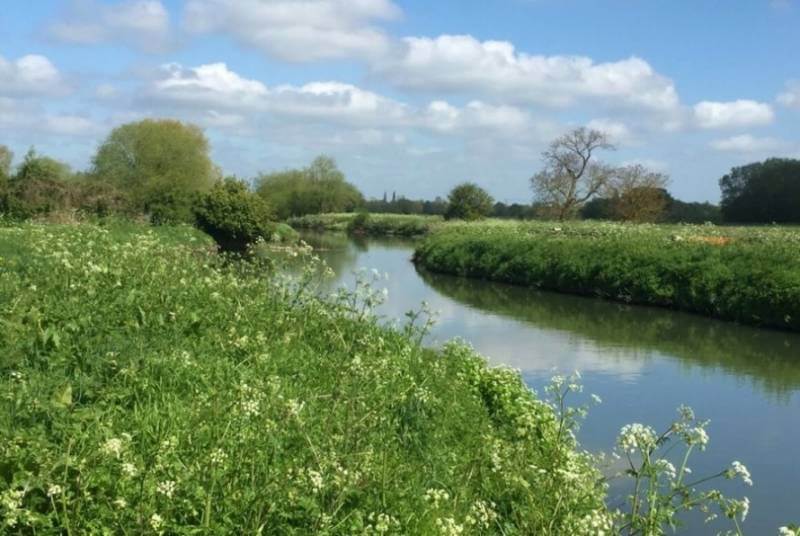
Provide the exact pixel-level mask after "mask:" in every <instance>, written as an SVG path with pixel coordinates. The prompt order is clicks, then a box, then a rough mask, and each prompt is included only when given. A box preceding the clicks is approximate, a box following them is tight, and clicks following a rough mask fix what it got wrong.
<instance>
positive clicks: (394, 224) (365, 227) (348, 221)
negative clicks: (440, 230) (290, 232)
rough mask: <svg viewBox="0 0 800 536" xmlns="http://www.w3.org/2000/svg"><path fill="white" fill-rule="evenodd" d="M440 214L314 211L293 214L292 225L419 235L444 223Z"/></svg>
mask: <svg viewBox="0 0 800 536" xmlns="http://www.w3.org/2000/svg"><path fill="white" fill-rule="evenodd" d="M443 221H444V220H443V219H442V217H441V216H423V215H419V214H368V213H350V214H313V215H308V216H303V217H300V218H292V219H290V220H289V221H288V223H289V225H291V226H292V227H294V228H296V229H311V230H315V231H347V232H349V233H351V234H360V235H368V236H402V237H418V236H423V235H426V234H428V233H429V232H431V231H432V230H433V229H435V228H437V227H439V226H441V225H442V222H443Z"/></svg>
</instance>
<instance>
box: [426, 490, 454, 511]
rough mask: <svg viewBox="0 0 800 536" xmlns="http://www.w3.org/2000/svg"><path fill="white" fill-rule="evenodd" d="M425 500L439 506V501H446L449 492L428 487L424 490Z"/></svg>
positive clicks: (448, 498)
mask: <svg viewBox="0 0 800 536" xmlns="http://www.w3.org/2000/svg"><path fill="white" fill-rule="evenodd" d="M425 500H426V501H428V502H429V503H432V504H433V506H434V507H435V508H438V507H439V503H443V502H447V501H449V500H450V494H449V493H447V491H446V490H443V489H434V488H431V489H428V491H426V492H425Z"/></svg>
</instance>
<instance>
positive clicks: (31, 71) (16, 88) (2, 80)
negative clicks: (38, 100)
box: [0, 54, 65, 96]
mask: <svg viewBox="0 0 800 536" xmlns="http://www.w3.org/2000/svg"><path fill="white" fill-rule="evenodd" d="M64 89H65V88H64V81H63V79H62V77H61V74H60V73H59V71H58V69H57V68H56V67H55V65H53V64H52V63H51V62H50V60H48V59H47V58H46V57H44V56H39V55H36V54H29V55H27V56H22V57H21V58H19V59H17V60H14V61H9V60H6V59H5V58H4V57H3V56H0V95H11V96H13V95H19V96H28V95H53V94H59V93H63V92H64Z"/></svg>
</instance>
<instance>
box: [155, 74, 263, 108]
mask: <svg viewBox="0 0 800 536" xmlns="http://www.w3.org/2000/svg"><path fill="white" fill-rule="evenodd" d="M268 93H269V91H268V89H267V86H265V85H264V84H262V83H261V82H258V81H256V80H248V79H246V78H243V77H242V76H240V75H238V74H237V73H235V72H233V71H231V70H230V69H228V67H227V65H225V64H224V63H211V64H208V65H200V66H199V67H191V68H185V67H183V66H181V65H180V64H177V63H170V64H167V65H164V66H162V67H161V69H160V71H159V73H158V78H157V79H156V80H155V81H154V82H153V84H152V86H151V87H150V88H149V89H148V90H147V94H148V95H149V96H151V97H153V98H155V99H157V100H166V101H171V102H175V103H180V104H183V105H188V106H194V105H198V106H213V107H220V108H258V107H260V106H262V105H263V102H264V99H265V97H266V96H267V94H268Z"/></svg>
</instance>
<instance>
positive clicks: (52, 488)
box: [47, 484, 64, 498]
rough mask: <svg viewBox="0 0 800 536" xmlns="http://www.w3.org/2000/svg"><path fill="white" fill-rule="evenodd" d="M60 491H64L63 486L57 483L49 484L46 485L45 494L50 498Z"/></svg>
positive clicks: (56, 495)
mask: <svg viewBox="0 0 800 536" xmlns="http://www.w3.org/2000/svg"><path fill="white" fill-rule="evenodd" d="M62 493H64V488H62V487H61V486H59V485H58V484H50V485H49V486H48V487H47V496H48V497H51V498H52V497H58V496H59V495H61V494H62Z"/></svg>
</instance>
